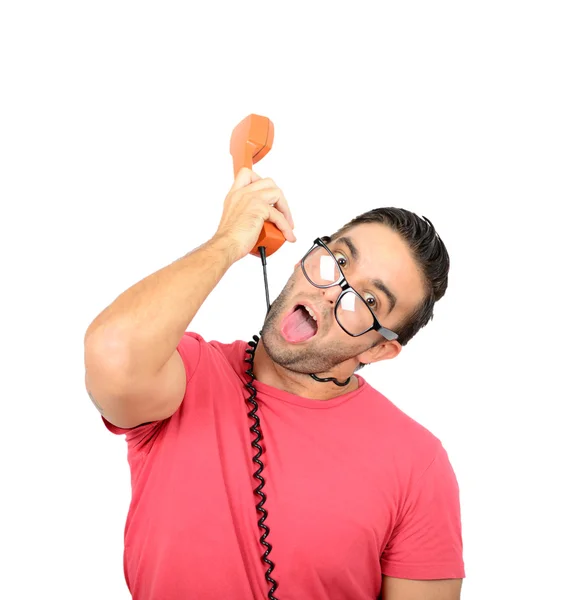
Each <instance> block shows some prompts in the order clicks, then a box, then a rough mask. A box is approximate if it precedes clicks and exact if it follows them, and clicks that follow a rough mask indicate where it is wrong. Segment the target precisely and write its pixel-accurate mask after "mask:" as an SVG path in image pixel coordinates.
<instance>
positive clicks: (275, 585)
mask: <svg viewBox="0 0 588 600" xmlns="http://www.w3.org/2000/svg"><path fill="white" fill-rule="evenodd" d="M260 335H261V332H260ZM258 343H259V337H258V336H257V335H254V336H253V341H252V342H249V346H251V348H247V350H245V352H246V353H247V354H249V358H246V359H245V362H247V363H249V369H247V371H246V373H247V375H249V376H250V377H251V381H250V382H249V383H246V384H245V387H246V388H247V389H248V390H249V391H250V392H251V396H250V397H249V398H247V402H249V403H250V404H252V405H253V409H252V410H251V412H249V413H248V416H249V417H250V418H251V419H253V421H254V424H253V425H252V426H251V427H250V428H249V431H251V432H252V433H254V434H255V435H256V438H255V439H254V440H253V441H252V442H251V445H252V446H253V448H255V449H256V450H257V454H256V455H255V456H254V457H253V462H254V463H255V464H257V465H258V466H259V469H258V470H257V471H256V472H255V473H254V474H253V476H254V477H255V478H256V479H258V480H259V482H260V483H259V486H257V488H255V493H256V494H258V495H259V496H260V497H261V500H260V502H259V504H257V506H256V507H255V508H256V509H257V511H258V512H260V513H261V515H262V516H261V518H260V519H259V521H258V522H257V524H258V525H259V527H260V528H261V529H263V534H262V536H261V538H260V539H259V541H260V542H261V543H262V544H263V545H264V546H265V547H266V551H265V552H264V553H263V556H262V560H263V561H264V562H265V563H266V564H267V565H269V566H268V568H267V571H266V572H265V578H266V580H267V581H268V583H270V584H271V586H272V587H271V589H270V590H269V592H268V598H269V599H270V600H278V598H277V597H276V596H274V592H275V591H276V590H277V589H278V582H277V581H275V580H274V579H272V577H271V573H272V571H273V570H274V569H275V565H274V563H273V562H272V561H271V560H270V559H269V558H268V556H269V553H270V552H271V551H272V545H271V544H270V543H269V542H268V541H266V538H267V536H268V535H269V532H270V529H269V527H268V526H267V525H266V524H265V520H266V519H267V510H266V509H265V508H263V505H264V504H265V500H266V496H265V494H264V493H263V492H262V491H261V490H262V489H263V486H264V485H265V480H264V478H263V477H262V476H261V472H262V471H263V463H262V462H261V460H259V457H260V456H261V454H262V452H263V450H262V448H261V446H260V445H259V442H260V440H261V439H262V437H263V436H262V434H261V431H260V430H259V429H258V428H259V417H258V416H257V408H258V404H257V402H256V400H255V398H256V396H257V390H256V389H255V386H254V385H253V382H254V380H255V375H254V374H253V359H254V357H255V350H256V349H257V344H258Z"/></svg>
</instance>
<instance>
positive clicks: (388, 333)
mask: <svg viewBox="0 0 588 600" xmlns="http://www.w3.org/2000/svg"><path fill="white" fill-rule="evenodd" d="M317 246H318V247H320V248H324V249H325V250H326V251H327V252H328V253H329V254H330V255H331V256H332V257H333V260H334V261H335V264H336V265H337V268H338V269H339V279H338V280H337V281H334V282H333V283H329V284H327V285H318V284H316V283H314V281H312V280H311V278H310V277H309V275H308V273H307V272H306V268H305V267H304V262H305V261H306V259H307V258H308V256H309V254H310V253H311V252H312V251H313V250H314V249H315V248H316V247H317ZM300 266H301V267H302V273H303V274H304V276H305V277H306V279H307V280H308V283H310V284H311V285H312V286H314V287H316V288H320V289H325V288H330V287H335V286H336V285H339V286H341V293H340V294H339V297H338V298H337V302H336V303H335V319H336V321H337V323H338V324H339V327H341V329H342V330H343V331H344V332H345V333H346V334H347V335H350V336H351V337H359V336H360V335H364V334H366V333H367V332H368V331H372V329H373V330H375V331H377V332H378V333H379V334H380V335H382V336H383V337H385V338H386V339H387V340H390V341H392V340H396V339H398V334H397V333H394V331H392V330H391V329H387V328H386V327H383V326H382V325H381V324H380V322H379V321H378V318H377V317H376V315H375V314H374V311H373V310H372V309H371V308H370V306H369V304H368V303H367V302H366V301H365V300H364V299H363V298H362V297H361V296H360V295H359V294H358V293H357V292H356V291H355V289H354V288H353V287H352V286H351V285H350V284H349V282H348V281H347V279H346V278H345V275H344V274H343V270H342V269H341V265H340V264H339V262H338V261H337V259H336V258H335V255H334V254H333V253H332V252H331V250H330V249H329V248H328V246H327V245H326V244H325V242H323V240H322V239H321V238H317V239H316V240H314V242H313V244H312V248H311V249H310V250H309V251H308V252H307V253H306V254H305V255H304V256H303V257H302V260H301V261H300ZM349 292H351V293H353V294H355V295H356V296H357V297H358V298H359V299H360V300H361V301H362V302H363V303H364V304H365V305H366V306H367V308H368V310H369V311H370V313H371V315H372V317H373V319H374V322H373V324H372V326H371V327H369V328H368V329H366V330H365V331H362V332H361V333H349V331H347V329H345V327H343V325H341V322H340V321H339V318H338V317H337V309H338V308H339V304H340V303H341V298H343V295H344V294H346V293H349Z"/></svg>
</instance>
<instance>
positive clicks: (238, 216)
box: [213, 167, 296, 261]
mask: <svg viewBox="0 0 588 600" xmlns="http://www.w3.org/2000/svg"><path fill="white" fill-rule="evenodd" d="M265 221H271V222H272V223H274V225H276V227H277V228H278V229H280V231H281V232H282V233H283V234H284V237H285V238H286V239H287V240H288V241H290V242H295V241H296V237H295V235H294V232H293V231H292V229H293V228H294V221H293V220H292V214H291V212H290V208H289V207H288V203H287V202H286V198H285V197H284V194H283V193H282V190H281V189H280V188H279V187H278V186H277V185H276V184H275V183H274V181H273V180H272V179H269V178H266V179H261V177H259V175H257V174H256V173H254V172H253V171H251V169H247V168H246V167H243V168H242V169H241V170H240V171H239V172H238V173H237V177H235V182H234V183H233V186H232V187H231V189H230V191H229V193H228V195H227V197H226V199H225V203H224V208H223V214H222V217H221V220H220V224H219V226H218V229H217V232H216V233H215V235H214V238H220V239H223V240H226V241H227V242H228V244H229V246H230V249H231V252H232V258H233V259H234V260H235V261H237V260H240V259H241V258H243V257H244V256H247V254H249V252H251V250H252V249H253V247H254V246H255V242H257V239H258V238H259V234H260V233H261V228H262V227H263V224H264V223H265ZM214 238H213V239H214Z"/></svg>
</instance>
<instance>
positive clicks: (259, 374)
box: [253, 340, 359, 400]
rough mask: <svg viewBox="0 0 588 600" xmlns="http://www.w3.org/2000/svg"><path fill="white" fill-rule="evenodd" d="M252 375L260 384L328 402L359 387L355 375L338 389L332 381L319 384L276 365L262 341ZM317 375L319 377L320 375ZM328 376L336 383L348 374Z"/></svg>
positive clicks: (343, 379)
mask: <svg viewBox="0 0 588 600" xmlns="http://www.w3.org/2000/svg"><path fill="white" fill-rule="evenodd" d="M253 373H254V374H255V378H256V379H257V380H258V381H261V383H265V384H267V385H271V386H272V387H275V388H277V389H280V390H284V391H285V392H289V393H291V394H295V395H296V396H302V397H303V398H310V399H312V400H330V399H331V398H336V397H337V396H341V395H343V394H347V393H348V392H352V391H353V390H356V389H357V388H358V387H359V381H358V379H357V377H356V376H355V375H353V376H352V377H351V379H350V381H349V383H348V384H347V385H346V386H345V387H340V386H338V385H335V383H333V382H332V381H330V382H319V381H315V380H314V379H312V377H310V375H307V374H305V373H296V372H294V371H290V370H289V369H286V368H285V367H282V366H281V365H278V364H277V363H275V362H274V361H273V360H272V359H271V358H270V357H269V355H268V353H267V352H266V350H265V347H264V345H263V341H262V340H259V343H258V345H257V349H256V351H255V360H254V361H253ZM317 375H318V376H319V377H321V375H319V374H317ZM328 376H329V377H336V378H337V381H345V380H346V379H347V378H348V377H349V374H347V375H343V374H341V373H335V372H333V373H329V375H328ZM322 377H324V375H322Z"/></svg>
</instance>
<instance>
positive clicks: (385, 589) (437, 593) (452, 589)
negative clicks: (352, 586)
mask: <svg viewBox="0 0 588 600" xmlns="http://www.w3.org/2000/svg"><path fill="white" fill-rule="evenodd" d="M462 581H463V580H462V579H436V580H415V579H397V578H396V577H388V576H387V575H384V576H383V578H382V595H381V596H380V598H381V600H459V599H460V597H461V584H462Z"/></svg>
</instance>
